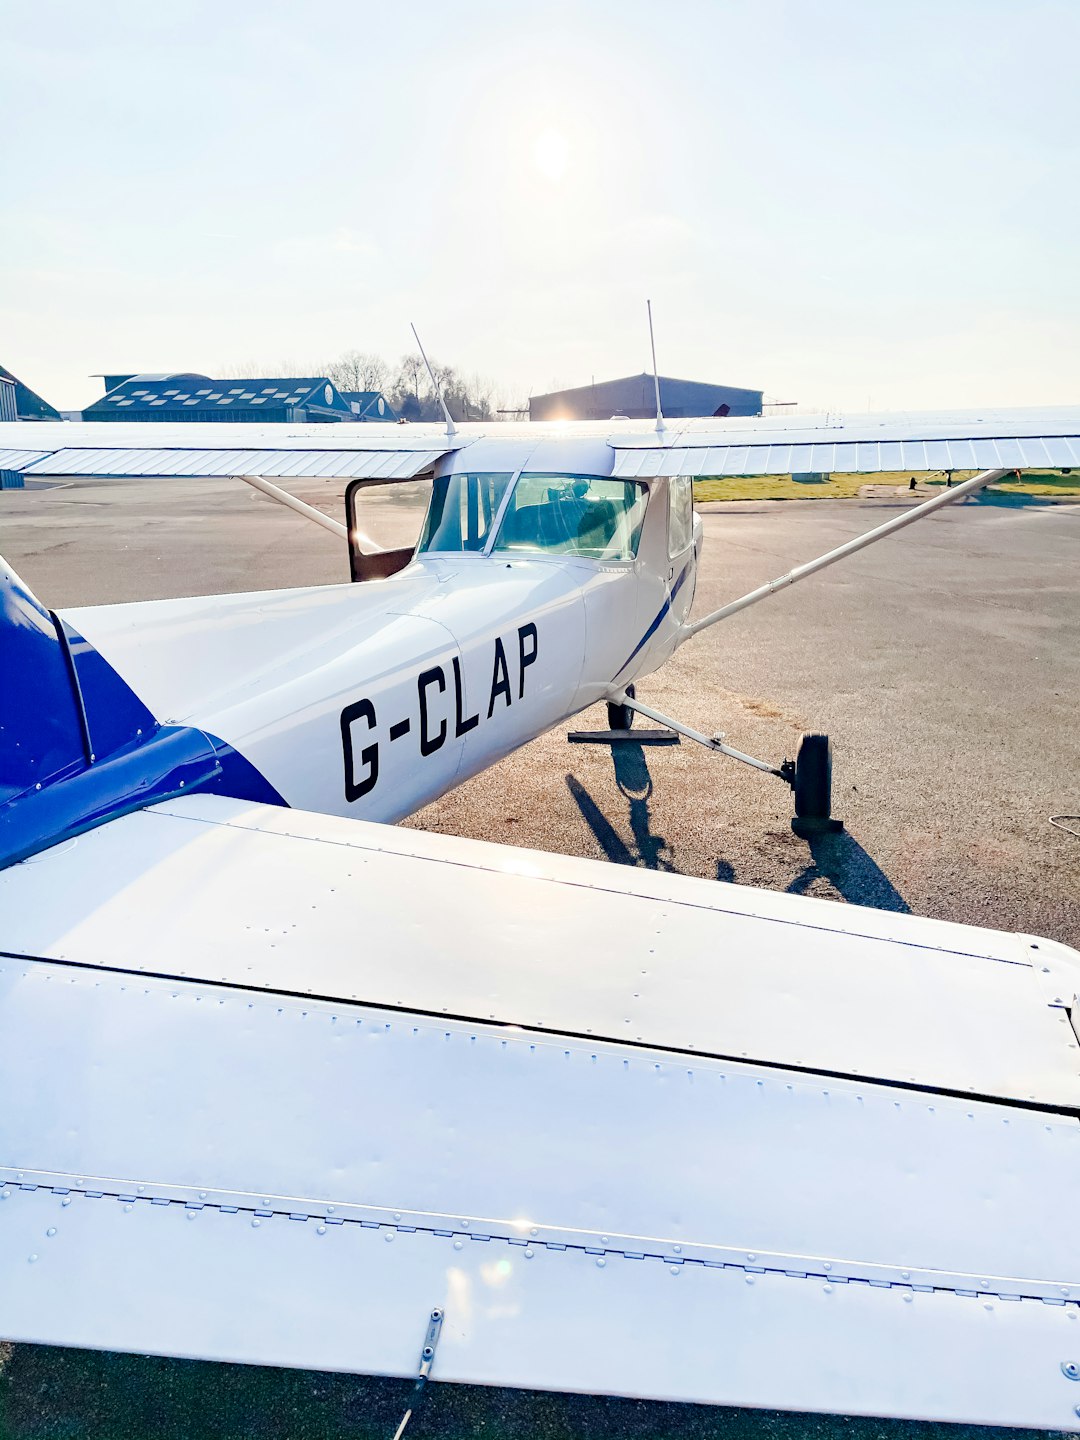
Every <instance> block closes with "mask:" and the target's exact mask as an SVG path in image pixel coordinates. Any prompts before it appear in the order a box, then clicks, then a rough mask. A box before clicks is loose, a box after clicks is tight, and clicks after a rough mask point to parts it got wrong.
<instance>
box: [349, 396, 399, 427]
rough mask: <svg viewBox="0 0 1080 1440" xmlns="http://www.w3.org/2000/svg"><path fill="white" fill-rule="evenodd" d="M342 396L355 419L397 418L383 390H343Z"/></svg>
mask: <svg viewBox="0 0 1080 1440" xmlns="http://www.w3.org/2000/svg"><path fill="white" fill-rule="evenodd" d="M341 398H342V399H343V400H344V401H345V403H346V404H347V405H348V406H349V408H350V410H351V411H352V412H353V419H354V420H396V419H397V415H396V414H395V413H394V411H393V409H392V408H391V405H390V402H389V400H387V398H386V396H385V395H384V394H383V393H382V391H381V390H342V392H341Z"/></svg>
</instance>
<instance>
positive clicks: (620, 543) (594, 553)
mask: <svg viewBox="0 0 1080 1440" xmlns="http://www.w3.org/2000/svg"><path fill="white" fill-rule="evenodd" d="M648 498H649V497H648V490H647V489H646V487H645V486H644V485H639V484H638V483H637V482H636V481H632V480H606V479H600V478H598V477H596V476H591V475H539V474H533V475H522V476H521V477H520V479H519V480H518V483H517V485H516V486H515V487H514V493H513V494H512V495H511V497H510V503H509V505H508V507H507V510H506V514H505V516H504V517H503V522H502V524H501V526H500V527H499V534H498V536H497V537H496V540H495V549H496V550H500V551H502V550H523V551H533V552H540V553H543V554H548V555H580V556H584V557H587V558H588V559H592V560H609V561H614V560H632V559H633V558H634V556H635V555H636V554H637V549H638V541H639V540H640V538H641V526H642V522H643V521H644V519H645V506H646V504H647V502H648Z"/></svg>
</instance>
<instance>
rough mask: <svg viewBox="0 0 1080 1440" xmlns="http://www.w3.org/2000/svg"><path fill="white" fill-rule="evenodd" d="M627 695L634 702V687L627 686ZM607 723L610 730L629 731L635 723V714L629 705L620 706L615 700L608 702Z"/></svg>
mask: <svg viewBox="0 0 1080 1440" xmlns="http://www.w3.org/2000/svg"><path fill="white" fill-rule="evenodd" d="M626 693H627V695H629V697H630V699H631V700H633V698H634V695H635V691H634V687H633V685H627V687H626ZM607 723H608V729H609V730H629V729H630V726H631V725H633V723H634V712H633V710H632V709H631V708H630V706H629V705H620V704H619V703H618V702H616V701H615V700H609V701H608V702H607Z"/></svg>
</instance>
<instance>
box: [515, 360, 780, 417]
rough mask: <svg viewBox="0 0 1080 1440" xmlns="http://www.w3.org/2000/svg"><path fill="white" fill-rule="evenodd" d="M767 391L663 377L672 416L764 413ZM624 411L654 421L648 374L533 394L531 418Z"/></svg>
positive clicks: (663, 403)
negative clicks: (762, 407)
mask: <svg viewBox="0 0 1080 1440" xmlns="http://www.w3.org/2000/svg"><path fill="white" fill-rule="evenodd" d="M761 401H762V391H760V390H743V389H740V388H739V387H737V386H734V385H706V384H703V383H702V382H701V381H700V380H675V379H673V378H672V377H671V376H670V375H661V376H660V404H661V406H662V407H663V411H664V414H665V416H667V418H668V419H670V420H680V419H685V418H686V417H687V416H691V415H760V414H761ZM613 415H625V416H627V417H628V418H629V419H631V420H652V419H653V418H654V417H655V415H656V391H655V387H654V385H653V377H652V375H650V374H648V373H647V372H643V373H642V374H641V375H627V376H625V377H624V378H623V379H621V380H601V381H600V382H599V384H593V385H579V386H578V387H577V388H576V389H573V390H555V391H553V392H552V393H551V394H550V395H531V396H530V397H529V419H530V420H610V419H611V417H612V416H613Z"/></svg>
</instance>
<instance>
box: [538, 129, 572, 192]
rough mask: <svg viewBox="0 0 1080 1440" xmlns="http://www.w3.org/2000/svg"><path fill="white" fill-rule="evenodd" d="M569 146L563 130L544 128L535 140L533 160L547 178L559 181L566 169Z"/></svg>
mask: <svg viewBox="0 0 1080 1440" xmlns="http://www.w3.org/2000/svg"><path fill="white" fill-rule="evenodd" d="M568 149H569V147H568V146H567V143H566V136H565V135H564V134H563V133H562V131H561V130H551V129H549V130H544V131H542V132H541V133H540V134H539V135H538V136H537V137H536V139H535V140H534V141H533V162H534V163H535V165H536V168H537V169H538V170H539V171H540V173H541V175H543V176H544V177H545V179H547V180H551V181H553V182H558V181H559V180H561V179H562V177H563V174H564V173H565V171H566V159H567V152H568Z"/></svg>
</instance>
